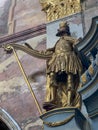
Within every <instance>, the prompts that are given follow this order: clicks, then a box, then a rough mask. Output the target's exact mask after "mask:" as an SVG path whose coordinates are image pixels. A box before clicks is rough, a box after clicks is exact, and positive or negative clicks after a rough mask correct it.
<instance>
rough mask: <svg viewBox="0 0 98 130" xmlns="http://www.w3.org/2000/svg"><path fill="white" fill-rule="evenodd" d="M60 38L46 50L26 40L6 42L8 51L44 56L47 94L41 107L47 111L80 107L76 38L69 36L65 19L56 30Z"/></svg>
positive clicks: (80, 67)
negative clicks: (23, 42) (21, 42)
mask: <svg viewBox="0 0 98 130" xmlns="http://www.w3.org/2000/svg"><path fill="white" fill-rule="evenodd" d="M56 36H57V37H59V40H58V41H57V42H56V43H55V46H54V47H53V48H49V49H46V50H45V51H44V50H43V51H37V50H35V49H33V48H32V47H31V46H30V45H29V44H28V43H25V45H26V47H24V46H21V45H18V44H11V45H10V46H11V47H10V46H9V45H8V46H5V49H6V50H7V51H11V48H16V49H20V50H23V51H25V52H27V53H28V54H30V55H31V56H34V57H37V58H42V59H46V61H47V70H46V80H47V82H46V96H45V101H44V103H43V108H44V109H45V110H46V111H48V110H51V109H54V108H60V107H75V108H80V107H81V99H80V95H79V94H78V92H77V90H78V88H79V87H80V75H81V73H82V63H81V60H80V58H79V56H78V51H77V50H76V49H75V44H76V43H77V42H79V40H78V39H75V38H73V37H72V36H71V33H70V28H69V25H68V23H67V22H65V21H63V22H61V23H60V24H59V29H58V30H57V34H56Z"/></svg>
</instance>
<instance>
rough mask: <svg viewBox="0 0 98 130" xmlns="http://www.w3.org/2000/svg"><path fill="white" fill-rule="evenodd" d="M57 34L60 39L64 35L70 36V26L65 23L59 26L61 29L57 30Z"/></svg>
mask: <svg viewBox="0 0 98 130" xmlns="http://www.w3.org/2000/svg"><path fill="white" fill-rule="evenodd" d="M57 31H58V32H57V34H56V36H58V37H60V36H62V35H63V34H65V33H66V34H67V35H68V36H70V35H71V34H70V28H69V25H68V23H67V22H65V21H63V22H61V23H60V24H59V29H58V30H57Z"/></svg>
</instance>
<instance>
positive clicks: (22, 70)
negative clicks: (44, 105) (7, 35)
mask: <svg viewBox="0 0 98 130" xmlns="http://www.w3.org/2000/svg"><path fill="white" fill-rule="evenodd" d="M4 48H5V50H6V51H11V50H12V51H13V53H14V56H15V59H16V61H17V63H18V65H19V68H20V70H21V72H22V74H23V77H24V80H25V82H26V83H27V86H28V88H29V90H30V93H31V94H32V97H33V98H34V101H35V103H36V106H37V108H38V111H39V113H40V115H42V114H43V113H42V110H41V107H40V105H39V103H38V101H37V98H36V96H35V94H34V92H33V89H32V87H31V85H30V82H29V81H28V77H27V76H26V73H25V71H24V69H23V66H22V64H21V61H20V60H19V58H18V55H17V53H16V51H15V49H14V47H13V46H11V45H9V46H7V47H4Z"/></svg>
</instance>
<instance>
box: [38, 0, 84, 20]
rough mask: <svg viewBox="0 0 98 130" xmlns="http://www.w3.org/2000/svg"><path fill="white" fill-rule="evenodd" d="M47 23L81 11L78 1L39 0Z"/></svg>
mask: <svg viewBox="0 0 98 130" xmlns="http://www.w3.org/2000/svg"><path fill="white" fill-rule="evenodd" d="M40 3H41V5H42V10H43V11H44V12H45V13H46V19H47V21H48V22H49V21H54V20H57V19H60V18H63V17H65V16H69V15H72V14H74V13H78V12H80V11H81V6H80V0H40Z"/></svg>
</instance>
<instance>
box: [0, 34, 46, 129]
mask: <svg viewBox="0 0 98 130" xmlns="http://www.w3.org/2000/svg"><path fill="white" fill-rule="evenodd" d="M26 42H28V43H29V44H30V45H31V46H33V48H35V49H37V50H43V49H45V48H46V45H45V43H46V35H40V36H38V37H35V38H31V39H28V40H26ZM33 43H34V44H33ZM18 44H20V42H19V43H18ZM1 53H2V54H3V58H2V59H1V60H0V107H1V108H3V109H5V110H6V111H7V112H8V113H9V114H10V115H11V116H12V117H13V118H14V119H15V120H16V121H17V123H18V124H19V125H20V127H21V128H22V129H23V130H38V129H41V127H42V122H41V121H40V120H39V118H38V117H39V116H40V114H39V112H38V109H37V107H36V104H35V101H34V99H33V97H32V96H31V93H30V90H29V89H28V87H27V84H26V82H25V81H24V78H23V76H22V73H21V72H20V69H19V66H18V64H17V62H16V60H15V57H14V55H13V54H6V53H5V52H4V50H3V49H1V48H0V55H1ZM17 54H18V56H19V59H20V61H21V62H22V65H23V67H24V70H25V72H26V74H27V76H28V79H29V81H30V84H31V86H32V89H33V90H34V93H35V95H36V97H37V100H38V102H39V104H40V106H41V108H42V104H43V101H44V97H45V84H46V77H45V69H46V64H45V61H44V60H42V59H37V58H34V57H32V56H29V55H28V54H26V53H24V52H22V51H17Z"/></svg>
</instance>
